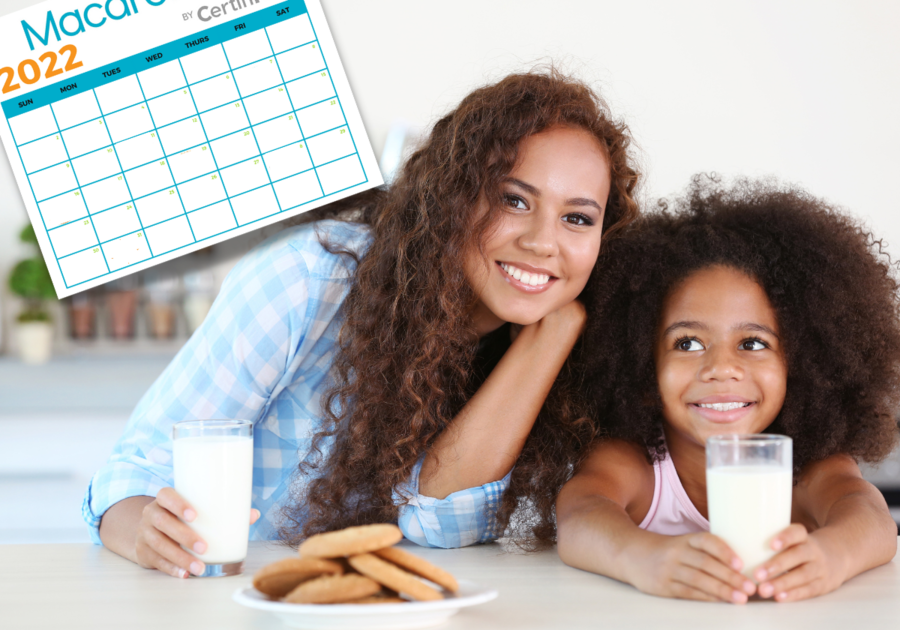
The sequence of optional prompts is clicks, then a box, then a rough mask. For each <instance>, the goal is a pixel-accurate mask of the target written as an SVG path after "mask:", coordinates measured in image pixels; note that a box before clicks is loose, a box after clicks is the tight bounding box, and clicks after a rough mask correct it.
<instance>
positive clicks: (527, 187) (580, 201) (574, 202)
mask: <svg viewBox="0 0 900 630" xmlns="http://www.w3.org/2000/svg"><path fill="white" fill-rule="evenodd" d="M506 181H507V182H509V183H511V184H514V185H516V186H518V187H519V188H521V189H522V190H524V191H525V192H527V193H528V194H529V195H531V196H532V197H538V198H540V196H541V191H540V190H538V189H537V188H535V187H534V186H532V185H531V184H526V183H525V182H523V181H522V180H521V179H516V178H515V177H507V178H506ZM566 205H567V206H591V207H594V208H596V209H597V210H598V211H599V212H603V208H602V207H601V206H600V204H599V203H597V202H596V201H594V200H593V199H589V198H587V197H572V198H571V199H566Z"/></svg>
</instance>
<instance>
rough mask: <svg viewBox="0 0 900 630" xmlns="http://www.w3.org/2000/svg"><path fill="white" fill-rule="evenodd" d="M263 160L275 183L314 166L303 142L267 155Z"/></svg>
mask: <svg viewBox="0 0 900 630" xmlns="http://www.w3.org/2000/svg"><path fill="white" fill-rule="evenodd" d="M263 158H264V159H265V161H266V168H267V169H268V170H269V177H271V178H272V181H273V182H275V181H278V180H279V179H284V178H285V177H290V176H291V175H295V174H297V173H300V172H302V171H306V170H309V169H311V168H312V166H313V165H312V162H311V161H310V159H309V153H307V151H306V145H305V144H304V143H303V142H295V143H294V144H289V145H288V146H286V147H284V148H281V149H278V150H276V151H272V152H271V153H266V154H265V155H264V156H263Z"/></svg>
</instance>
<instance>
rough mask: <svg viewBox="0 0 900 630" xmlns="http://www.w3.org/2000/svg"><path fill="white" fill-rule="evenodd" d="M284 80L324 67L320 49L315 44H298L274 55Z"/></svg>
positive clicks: (318, 70) (303, 75)
mask: <svg viewBox="0 0 900 630" xmlns="http://www.w3.org/2000/svg"><path fill="white" fill-rule="evenodd" d="M276 59H277V60H278V66H279V67H280V68H281V75H282V76H283V77H284V80H285V81H293V80H294V79H299V78H300V77H305V76H306V75H308V74H312V73H313V72H321V71H322V70H324V69H325V59H323V58H322V49H321V48H319V47H318V46H316V45H315V44H307V45H306V46H300V47H299V48H294V49H293V50H289V51H287V52H284V53H281V54H280V55H277V56H276Z"/></svg>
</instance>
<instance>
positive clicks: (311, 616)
mask: <svg viewBox="0 0 900 630" xmlns="http://www.w3.org/2000/svg"><path fill="white" fill-rule="evenodd" d="M495 597H497V591H495V590H494V589H490V588H485V587H484V586H480V585H478V584H475V583H474V582H470V581H468V580H460V581H459V593H457V594H456V595H450V596H448V597H447V598H446V599H441V600H438V601H434V602H407V603H405V604H285V603H283V602H273V601H272V600H270V599H269V598H268V597H266V596H265V595H263V594H262V593H260V592H259V591H257V590H256V589H255V588H253V587H252V586H251V585H247V586H244V587H243V588H239V589H238V590H236V591H235V592H234V596H233V599H234V601H236V602H237V603H238V604H241V605H243V606H249V607H250V608H256V609H258V610H265V611H268V612H270V613H272V614H274V615H275V616H276V617H279V618H281V620H282V621H283V622H284V623H286V624H287V625H289V626H291V627H292V628H309V629H312V628H328V629H329V630H359V629H360V628H370V629H372V630H377V629H379V628H391V629H397V630H400V629H402V628H425V627H428V626H436V625H438V624H439V623H443V622H444V621H446V620H447V619H448V618H449V617H451V616H453V615H455V614H456V613H457V612H458V611H459V609H460V608H465V607H466V606H475V605H477V604H483V603H484V602H489V601H491V600H492V599H494V598H495Z"/></svg>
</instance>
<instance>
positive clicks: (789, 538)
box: [756, 455, 897, 601]
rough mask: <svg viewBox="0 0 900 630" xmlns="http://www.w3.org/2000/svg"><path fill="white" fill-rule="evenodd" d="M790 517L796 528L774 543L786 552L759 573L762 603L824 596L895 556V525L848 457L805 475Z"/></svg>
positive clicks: (810, 468) (816, 464)
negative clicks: (770, 577)
mask: <svg viewBox="0 0 900 630" xmlns="http://www.w3.org/2000/svg"><path fill="white" fill-rule="evenodd" d="M793 512H794V514H793V516H792V518H791V520H792V521H794V524H793V525H791V526H790V527H788V528H787V529H785V530H784V531H783V532H782V533H781V534H779V535H778V536H777V537H776V538H775V539H774V540H773V541H772V547H773V548H774V549H784V551H782V552H781V553H779V554H778V555H776V556H775V557H774V558H772V559H771V560H770V561H769V562H767V563H765V564H764V565H763V566H762V567H761V568H760V569H759V570H758V571H757V575H756V577H757V579H758V580H759V581H760V585H759V594H760V595H761V596H763V597H773V596H774V598H775V599H776V601H795V600H798V599H806V598H808V597H815V596H817V595H822V594H824V593H828V592H831V591H833V590H835V589H836V588H838V587H839V586H840V585H841V584H843V583H844V582H846V581H847V580H849V579H850V578H852V577H854V576H856V575H859V574H860V573H862V572H863V571H867V570H869V569H871V568H873V567H877V566H879V565H882V564H885V563H886V562H890V561H891V559H892V558H893V557H894V555H895V554H896V553H897V525H896V523H894V519H893V518H892V517H891V513H890V511H889V510H888V507H887V503H886V502H885V500H884V497H883V496H882V495H881V492H879V491H878V489H877V488H875V486H873V485H872V484H870V483H869V482H868V481H866V480H865V479H863V478H862V474H861V473H860V470H859V466H857V464H856V462H855V461H854V460H853V459H852V458H850V457H849V456H847V455H834V456H832V457H829V458H828V459H825V460H823V461H819V462H814V463H812V464H809V465H808V466H806V468H804V469H803V471H802V472H801V473H800V477H799V479H798V481H797V486H796V487H795V488H794V496H793ZM769 576H778V577H775V578H774V579H768V578H769Z"/></svg>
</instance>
